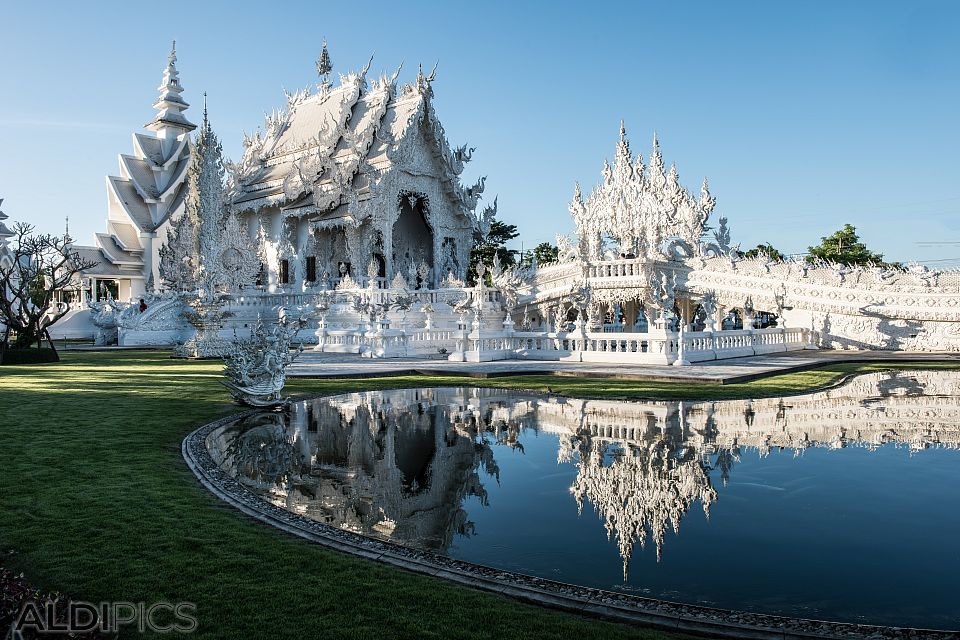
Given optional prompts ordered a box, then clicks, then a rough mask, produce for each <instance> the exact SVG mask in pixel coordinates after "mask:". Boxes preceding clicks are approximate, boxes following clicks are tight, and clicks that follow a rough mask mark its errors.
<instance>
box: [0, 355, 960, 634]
mask: <svg viewBox="0 0 960 640" xmlns="http://www.w3.org/2000/svg"><path fill="white" fill-rule="evenodd" d="M63 355H64V359H63V361H62V362H60V363H57V364H47V365H34V366H29V367H27V366H23V367H3V368H0V438H2V440H0V514H2V518H0V565H2V566H7V567H10V568H14V569H16V570H18V571H20V570H22V571H24V572H26V574H27V577H28V578H29V579H30V580H31V581H32V582H34V583H35V584H36V585H37V586H39V587H41V588H42V589H46V590H57V591H62V592H65V593H68V594H70V595H72V596H74V597H76V598H79V599H83V600H87V601H101V600H126V601H144V602H148V603H150V602H156V601H159V600H166V601H174V602H179V601H190V602H195V603H197V605H198V618H199V624H200V627H199V630H198V634H199V637H204V638H231V639H234V638H261V637H262V638H267V637H269V638H301V637H339V638H370V637H373V636H377V635H379V636H383V637H388V638H418V639H422V638H444V639H446V638H497V637H511V638H512V637H518V638H519V637H524V638H526V637H545V638H567V637H572V636H575V637H577V638H578V639H580V638H583V639H586V638H607V637H611V638H613V637H615V638H618V639H622V638H636V637H639V638H659V637H668V636H666V635H664V634H660V633H657V632H652V631H648V630H643V629H631V628H626V627H623V626H620V625H616V624H610V623H606V622H601V621H598V620H593V619H587V618H580V617H576V616H573V615H567V614H561V613H556V612H553V611H550V610H546V609H542V608H538V607H533V606H528V605H523V604H518V603H515V602H512V601H509V600H506V599H503V598H500V597H497V596H494V595H491V594H487V593H483V592H479V591H474V590H470V589H466V588H461V587H457V586H453V585H450V584H447V583H444V582H442V581H439V580H435V579H432V578H428V577H425V576H420V575H414V574H410V573H407V572H404V571H401V570H398V569H393V568H389V567H385V566H381V565H378V564H375V563H372V562H368V561H364V560H359V559H356V558H353V557H349V556H346V555H342V554H339V553H335V552H332V551H328V550H325V549H322V548H319V547H318V546H316V545H311V544H309V543H307V542H305V541H303V540H300V539H298V538H295V537H292V536H289V535H286V534H283V533H281V532H279V531H277V530H275V529H273V528H271V527H269V526H267V525H264V524H260V523H258V522H256V521H253V520H252V519H250V518H248V517H246V516H243V515H242V514H240V513H239V512H237V511H235V510H233V509H232V508H230V507H227V506H225V505H223V504H222V503H221V502H219V501H218V500H217V499H215V498H214V497H213V496H211V495H209V494H208V493H207V492H206V491H205V490H203V489H202V488H201V487H200V485H199V484H198V483H197V482H196V480H195V479H194V477H193V475H192V474H191V473H190V472H189V471H188V470H187V468H186V465H185V464H184V462H183V460H182V459H181V457H180V441H181V440H182V439H183V437H184V436H185V435H186V434H187V433H189V432H190V431H192V430H193V429H194V428H195V427H197V426H199V425H201V424H204V423H205V422H209V421H211V420H213V419H215V418H217V417H219V416H222V415H225V414H228V413H231V412H236V411H237V410H238V408H237V407H236V406H235V405H233V404H231V403H230V401H229V396H228V394H227V392H226V390H225V389H224V388H223V387H221V386H220V385H219V384H218V383H217V380H218V377H219V369H220V365H219V363H215V362H210V361H206V362H191V361H184V360H173V359H170V358H169V357H167V355H166V354H164V353H160V352H88V353H66V354H63ZM929 367H943V368H958V366H957V365H956V364H954V365H949V364H943V365H938V364H931V363H923V364H917V365H912V366H910V365H906V364H898V365H897V368H929ZM880 368H890V367H884V366H883V365H878V364H871V365H836V366H831V367H828V368H825V369H820V370H813V371H806V372H801V373H795V374H789V375H784V376H778V377H774V378H768V379H766V380H762V381H756V382H751V383H747V384H742V385H730V386H723V387H718V386H706V385H679V384H665V383H647V382H619V381H609V380H585V379H577V378H551V377H543V376H530V377H524V378H498V379H495V380H465V379H463V378H424V377H404V378H385V379H364V380H336V381H321V380H297V381H292V382H291V384H290V385H289V388H288V391H289V392H291V393H295V394H321V393H332V392H338V391H343V390H357V389H368V388H385V387H407V386H425V385H440V384H457V385H461V384H467V385H477V386H505V387H514V388H528V389H533V388H537V389H549V390H551V391H553V392H555V393H563V394H569V395H581V396H591V397H648V398H649V397H658V398H667V397H670V398H696V397H704V398H706V397H709V398H721V397H724V398H727V397H758V396H770V395H779V394H784V393H798V392H802V391H805V390H807V389H810V388H811V387H816V386H823V385H828V384H832V383H835V382H836V381H837V380H839V379H841V378H842V377H843V376H844V375H847V374H849V373H852V372H856V371H868V370H877V369H880Z"/></svg>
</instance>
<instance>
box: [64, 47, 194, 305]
mask: <svg viewBox="0 0 960 640" xmlns="http://www.w3.org/2000/svg"><path fill="white" fill-rule="evenodd" d="M176 62H177V54H176V43H174V46H173V47H172V48H171V50H170V57H169V59H168V61H167V67H166V69H164V71H163V79H162V80H161V82H160V87H159V91H160V95H159V97H158V98H157V100H156V101H155V102H154V104H153V108H154V109H156V110H157V114H156V116H154V118H153V120H151V121H150V122H148V123H147V124H146V125H144V127H145V128H146V129H147V131H145V132H137V133H134V134H133V153H132V154H123V153H122V154H120V175H118V176H107V230H106V232H104V233H98V234H97V236H96V246H79V245H74V246H73V248H74V249H75V250H76V251H77V252H78V253H79V254H80V255H81V257H83V258H86V259H88V260H91V261H96V262H97V263H98V265H97V266H96V267H94V268H92V269H89V270H87V271H85V272H84V277H85V280H86V283H85V291H86V295H88V296H91V297H92V298H93V299H99V298H102V297H104V296H103V294H102V292H101V289H103V287H101V286H100V285H99V283H101V282H103V283H105V284H106V283H109V284H110V289H113V291H111V295H113V296H114V297H115V298H117V299H118V300H137V299H138V298H140V297H142V296H144V295H146V294H147V292H154V291H156V290H158V289H159V286H160V272H159V255H160V247H161V246H162V245H163V243H164V241H165V240H166V237H167V229H169V226H170V222H171V220H174V219H176V218H177V217H179V216H180V215H181V214H182V213H183V208H184V202H185V199H186V195H187V190H186V177H187V170H188V168H189V166H190V148H191V141H190V132H191V131H193V130H194V129H196V128H197V127H196V125H195V124H193V123H191V122H190V121H189V120H187V117H186V115H184V111H186V110H187V107H189V105H188V104H187V103H186V101H184V99H183V98H182V97H181V95H180V94H181V93H183V87H182V86H180V76H179V73H178V72H177V66H176Z"/></svg>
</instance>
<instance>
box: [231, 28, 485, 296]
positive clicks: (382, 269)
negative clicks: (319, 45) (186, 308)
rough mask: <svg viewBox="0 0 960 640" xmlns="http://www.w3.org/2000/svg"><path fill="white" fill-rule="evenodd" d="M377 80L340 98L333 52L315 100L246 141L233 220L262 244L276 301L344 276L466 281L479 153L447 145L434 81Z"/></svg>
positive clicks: (309, 96)
mask: <svg viewBox="0 0 960 640" xmlns="http://www.w3.org/2000/svg"><path fill="white" fill-rule="evenodd" d="M369 68H370V65H369V63H368V64H367V66H366V67H364V68H363V69H362V70H361V71H360V72H359V73H349V74H347V75H345V76H344V75H341V76H340V83H339V85H338V86H332V85H331V83H330V82H329V79H328V78H329V74H330V71H331V65H330V62H329V55H328V54H327V50H326V46H324V49H323V53H322V55H321V60H320V61H319V62H318V63H317V69H318V71H319V72H320V74H321V81H320V83H319V85H318V86H317V87H316V89H315V90H311V89H310V88H307V89H304V90H302V91H299V92H296V93H293V94H287V106H286V109H285V110H282V111H277V112H274V113H273V114H271V115H269V116H267V118H266V122H265V132H264V133H263V134H261V133H260V132H257V133H256V134H255V135H254V136H253V137H245V139H244V148H245V152H244V156H243V159H242V160H241V161H240V163H239V164H237V165H236V166H235V167H234V173H233V189H232V192H231V196H230V209H231V210H232V211H233V212H235V213H238V214H240V215H241V216H242V218H243V219H244V220H245V222H246V224H247V225H248V228H249V230H250V232H251V234H254V235H256V236H257V237H259V238H261V246H262V251H263V258H264V262H265V276H266V277H265V279H264V281H263V284H264V285H266V287H267V289H268V290H270V291H274V290H276V289H278V288H282V289H285V290H303V289H306V288H310V287H313V286H315V285H317V284H319V283H321V282H323V283H327V284H330V283H334V284H335V282H336V281H337V280H338V279H339V278H340V277H342V276H343V275H346V274H350V275H351V276H352V277H353V278H354V279H361V278H362V277H365V276H367V275H376V276H378V277H380V278H383V279H385V280H387V281H389V280H392V279H393V278H394V277H395V275H397V274H401V275H402V276H403V277H404V278H405V279H406V280H407V282H408V283H409V284H413V285H421V286H423V285H426V286H428V287H431V286H436V285H438V284H439V283H440V281H441V280H442V279H443V278H444V277H446V276H448V275H451V274H452V275H453V276H454V277H456V278H461V279H462V278H464V276H465V275H466V270H467V268H468V266H469V264H468V263H469V256H470V249H471V247H472V246H473V239H474V234H475V233H477V232H479V231H480V229H481V220H480V219H478V218H477V217H476V216H475V214H474V211H475V209H476V206H477V202H478V200H479V198H480V194H481V193H483V188H484V179H481V180H480V181H479V182H477V183H476V184H474V185H472V186H469V187H465V186H464V185H462V184H461V183H460V174H461V173H462V172H463V169H464V166H465V164H466V163H467V162H468V161H469V160H470V157H471V155H472V154H473V150H472V149H468V148H467V146H466V145H463V146H461V147H458V148H455V149H454V148H451V146H450V145H449V144H448V142H447V139H446V136H445V134H444V131H443V126H442V125H441V124H440V121H439V120H438V118H437V114H436V112H435V111H434V108H433V102H432V98H433V88H432V82H433V76H434V74H433V73H431V74H430V75H428V76H424V74H423V71H422V70H420V72H419V73H418V74H417V79H416V82H415V83H413V84H407V85H398V84H397V77H398V75H399V73H400V69H397V71H396V73H394V74H393V75H392V76H390V77H387V76H381V77H379V78H378V79H375V80H373V81H372V82H370V81H368V77H367V76H368V72H369ZM487 215H492V211H491V212H488V213H487ZM371 261H372V262H373V268H374V269H375V273H373V271H370V269H371V267H370V265H371ZM368 271H369V273H368Z"/></svg>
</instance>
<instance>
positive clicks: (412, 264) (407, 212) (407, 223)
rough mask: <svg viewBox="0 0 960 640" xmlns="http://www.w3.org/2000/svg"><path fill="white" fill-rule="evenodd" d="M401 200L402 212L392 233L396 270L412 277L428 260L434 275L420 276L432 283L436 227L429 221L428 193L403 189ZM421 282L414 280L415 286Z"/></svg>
mask: <svg viewBox="0 0 960 640" xmlns="http://www.w3.org/2000/svg"><path fill="white" fill-rule="evenodd" d="M398 200H399V202H398V206H399V207H400V215H399V216H398V217H397V221H396V222H395V223H394V224H393V232H392V234H391V235H392V239H393V242H392V245H393V246H392V247H391V249H392V254H393V270H394V273H402V274H403V275H404V277H405V278H407V280H408V281H409V280H411V277H410V276H411V274H416V273H417V268H418V267H420V265H424V264H425V265H426V266H427V268H428V269H429V270H430V271H431V276H427V277H426V278H424V277H423V274H420V276H419V278H418V279H419V280H421V282H420V284H422V285H423V286H430V285H431V284H432V282H431V280H432V271H433V229H431V228H430V224H429V223H428V222H427V212H428V210H429V206H430V205H429V202H428V201H427V197H426V196H425V195H423V194H420V193H410V192H401V193H400V196H399V199H398ZM422 280H426V282H422ZM417 284H418V283H417V282H413V281H411V282H410V285H411V286H416V285H417Z"/></svg>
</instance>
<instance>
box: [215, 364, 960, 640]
mask: <svg viewBox="0 0 960 640" xmlns="http://www.w3.org/2000/svg"><path fill="white" fill-rule="evenodd" d="M958 442H960V373H958V372H907V373H877V374H869V375H864V376H860V377H858V378H856V379H854V380H853V381H852V382H850V383H848V384H846V385H845V386H843V387H841V388H838V389H834V390H831V391H826V392H821V393H816V394H811V395H806V396H795V397H789V398H782V399H781V398H774V399H764V400H754V401H718V402H693V403H691V402H636V403H634V402H618V401H605V400H575V399H569V398H559V397H554V396H547V395H535V394H529V393H521V392H514V391H506V390H498V389H475V388H466V387H463V388H437V389H407V390H400V391H383V392H366V393H355V394H350V395H343V396H336V397H331V398H322V399H317V400H311V401H307V402H302V403H299V404H296V405H293V406H292V407H291V409H290V411H289V412H288V413H287V414H278V413H263V414H259V415H256V416H253V417H250V418H247V419H244V420H242V421H239V422H236V423H233V424H230V425H227V426H226V427H223V428H222V429H219V430H217V431H215V432H214V433H213V434H211V436H210V438H209V439H208V447H209V448H210V451H211V453H212V454H213V456H214V458H215V459H216V460H217V461H218V462H219V463H220V464H221V466H222V467H224V468H225V469H227V470H228V471H229V472H230V473H231V474H232V475H233V476H234V477H237V478H238V479H240V480H241V481H242V482H244V483H245V484H246V485H247V486H250V487H252V488H254V489H255V490H256V491H257V492H259V493H260V494H261V495H262V496H263V498H264V499H265V500H268V501H270V502H272V503H274V504H277V505H280V506H283V507H284V508H286V509H289V510H291V511H294V512H297V513H300V514H303V515H306V516H308V517H310V518H313V519H316V520H319V521H321V522H326V523H329V524H332V525H335V526H338V527H341V528H344V529H347V530H350V531H354V532H357V533H362V534H365V535H369V536H373V537H377V538H381V539H385V540H391V541H393V542H397V543H400V544H404V545H410V546H415V547H419V548H425V549H431V550H434V551H438V552H441V553H445V554H447V555H450V556H452V557H455V558H459V559H463V560H468V561H471V562H476V563H480V564H485V565H489V566H494V567H499V568H503V569H509V570H511V571H517V572H522V573H527V574H531V575H536V576H542V577H546V578H551V579H554V580H559V581H563V582H570V583H576V584H580V585H585V586H589V587H599V588H603V589H611V590H619V591H625V592H630V593H636V594H639V595H645V596H652V597H658V598H665V599H670V600H676V601H683V602H693V603H699V604H704V605H710V606H718V607H726V608H734V609H746V610H750V611H757V612H763V613H774V614H782V615H791V616H800V617H811V618H821V619H831V620H842V621H858V622H871V623H877V624H890V625H909V626H920V627H933V628H948V629H958V628H960V600H958V595H957V593H958V592H957V585H958V584H960V535H958V534H960V451H958Z"/></svg>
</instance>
